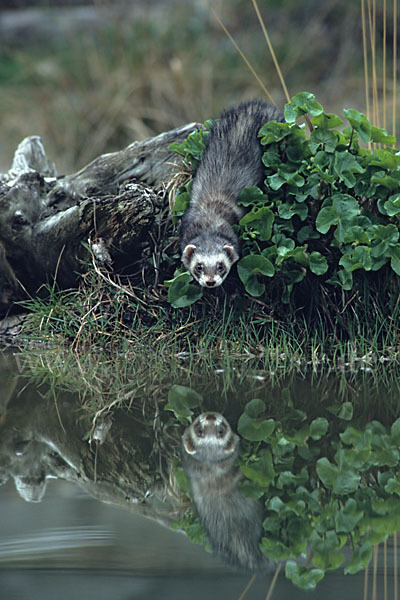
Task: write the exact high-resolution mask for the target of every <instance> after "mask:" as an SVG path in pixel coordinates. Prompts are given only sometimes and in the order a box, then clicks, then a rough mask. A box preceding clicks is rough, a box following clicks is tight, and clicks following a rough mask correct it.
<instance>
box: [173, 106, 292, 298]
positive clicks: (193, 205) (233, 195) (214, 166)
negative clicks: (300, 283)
mask: <svg viewBox="0 0 400 600" xmlns="http://www.w3.org/2000/svg"><path fill="white" fill-rule="evenodd" d="M274 119H276V120H277V121H283V114H282V113H281V112H280V111H279V110H278V109H277V108H275V106H273V105H272V104H268V102H263V101H262V100H252V101H249V102H242V103H241V104H239V106H236V107H233V108H230V109H228V110H226V111H224V112H223V113H222V115H221V117H220V119H219V120H218V121H216V122H215V123H214V124H213V126H212V127H211V130H210V134H209V136H208V139H207V142H206V148H205V150H204V154H203V156H202V158H201V161H200V164H199V167H198V169H197V172H196V175H195V178H194V180H193V185H192V191H191V202H190V206H189V208H188V210H187V211H186V213H185V214H184V216H183V219H182V224H181V228H180V232H179V233H180V238H181V246H182V261H183V264H184V265H185V267H186V268H187V269H189V271H190V273H191V274H192V275H193V277H194V278H195V279H196V280H197V281H198V282H199V284H200V285H202V286H207V287H216V286H218V285H221V283H222V282H223V281H224V279H225V277H226V276H227V274H228V273H229V270H230V268H231V266H232V265H233V263H234V262H236V261H237V260H238V258H239V244H238V239H237V236H236V234H235V233H234V231H233V229H232V225H233V224H234V223H237V222H238V221H239V219H240V218H241V216H242V210H241V208H240V207H239V206H238V205H237V199H238V196H239V194H240V192H241V191H242V189H243V188H245V187H249V186H253V185H258V184H259V183H260V182H261V181H262V179H263V164H262V160H261V159H262V153H263V151H262V147H261V145H260V141H259V139H258V137H257V135H258V132H259V130H260V128H261V127H262V126H263V125H264V124H265V123H267V122H268V121H272V120H274Z"/></svg>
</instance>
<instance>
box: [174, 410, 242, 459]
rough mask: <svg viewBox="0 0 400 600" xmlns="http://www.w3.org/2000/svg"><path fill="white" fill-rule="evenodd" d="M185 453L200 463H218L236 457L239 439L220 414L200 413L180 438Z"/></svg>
mask: <svg viewBox="0 0 400 600" xmlns="http://www.w3.org/2000/svg"><path fill="white" fill-rule="evenodd" d="M182 444H183V449H184V451H185V452H187V453H188V454H190V455H191V456H192V457H193V458H195V459H197V460H199V461H201V462H219V461H221V460H226V459H227V458H230V457H232V455H236V454H237V452H238V445H239V438H238V436H237V435H236V434H235V433H233V431H232V429H231V426H230V425H229V423H228V421H227V420H226V419H225V417H223V416H222V415H221V414H220V413H216V412H206V413H202V414H201V415H199V416H198V417H197V419H195V420H194V421H193V423H192V424H191V425H190V426H189V427H188V428H187V429H186V430H185V433H184V434H183V436H182Z"/></svg>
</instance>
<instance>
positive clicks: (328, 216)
mask: <svg viewBox="0 0 400 600" xmlns="http://www.w3.org/2000/svg"><path fill="white" fill-rule="evenodd" d="M329 200H330V202H331V203H332V204H331V205H330V206H329V205H328V206H323V207H322V208H321V210H320V211H319V213H318V215H317V218H316V221H315V226H316V228H317V230H318V231H319V232H320V233H324V234H325V233H327V232H328V231H329V229H330V227H331V226H332V225H342V226H343V228H344V229H346V225H347V224H349V221H350V220H351V219H352V218H353V217H354V216H356V215H359V214H360V207H359V205H358V202H357V200H356V199H355V198H353V197H352V196H350V195H349V194H333V195H332V196H331V198H330V199H329Z"/></svg>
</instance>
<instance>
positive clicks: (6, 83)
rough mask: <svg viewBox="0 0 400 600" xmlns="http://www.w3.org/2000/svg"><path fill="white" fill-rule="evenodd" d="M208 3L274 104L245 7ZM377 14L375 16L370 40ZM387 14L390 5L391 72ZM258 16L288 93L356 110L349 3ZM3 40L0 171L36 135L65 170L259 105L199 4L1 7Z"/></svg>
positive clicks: (269, 69) (312, 4)
mask: <svg viewBox="0 0 400 600" xmlns="http://www.w3.org/2000/svg"><path fill="white" fill-rule="evenodd" d="M210 4H211V5H212V7H213V8H214V10H215V11H216V12H217V13H218V15H219V16H220V17H221V19H222V21H223V23H224V24H225V26H226V27H227V28H228V30H229V31H230V33H231V35H232V36H233V37H234V39H235V40H236V42H237V43H238V44H239V46H240V47H241V49H242V50H243V52H244V53H245V54H246V56H247V58H248V59H249V61H250V62H251V64H252V65H253V67H254V68H255V69H256V71H257V73H258V74H259V75H260V77H261V79H262V80H263V82H264V83H265V84H266V86H267V87H268V89H269V91H270V92H271V94H272V96H273V98H274V100H275V102H276V104H277V105H278V106H280V107H282V106H283V104H284V102H285V98H284V95H283V92H282V89H281V86H280V83H279V79H278V76H277V74H276V71H275V68H274V66H273V61H272V59H271V56H270V53H269V51H268V49H267V46H266V43H265V40H264V37H263V34H262V31H261V28H260V25H259V22H258V20H257V17H256V14H255V12H254V8H253V5H252V2H251V0H210ZM374 6H375V5H374ZM382 7H383V3H382V2H378V3H377V4H376V9H374V10H376V25H375V28H374V30H375V35H376V39H377V40H380V39H381V38H382V35H381V34H382V27H383V8H382ZM391 7H392V4H391V3H390V6H389V0H388V6H387V11H386V14H387V26H386V28H387V31H386V40H387V47H388V51H387V59H386V60H387V70H388V72H391V71H390V70H391V68H392V65H391V62H392V51H391V50H389V48H391V45H392V43H393V42H392V39H393V13H392V12H391V11H392V10H393V9H392V8H391ZM259 8H260V12H261V14H262V16H263V19H264V21H265V24H266V26H267V28H268V32H269V35H270V38H271V41H272V44H273V46H274V49H275V53H276V55H277V58H278V61H279V63H280V66H281V69H282V72H283V75H284V77H285V80H286V84H287V86H288V89H289V93H290V95H294V94H296V93H297V92H299V91H303V90H307V91H311V92H313V93H315V94H316V96H317V99H318V100H319V101H320V102H321V103H322V105H323V106H324V107H325V109H326V110H327V111H329V112H341V110H342V108H343V107H347V108H349V107H352V108H357V109H358V110H361V111H363V112H365V92H364V71H363V42H362V21H361V6H360V2H359V1H358V0H326V1H324V2H321V1H318V0H303V1H302V2H298V0H259ZM0 40H1V41H0V128H1V139H0V172H1V171H5V170H7V169H8V168H9V167H10V165H11V160H12V156H13V152H14V150H15V148H16V146H17V144H18V143H19V142H20V141H21V139H22V138H23V137H25V136H27V135H40V136H41V137H42V139H43V141H44V143H45V146H46V149H47V152H48V155H49V156H50V157H51V158H52V159H53V160H54V161H55V162H56V165H57V167H58V171H59V172H60V173H68V172H71V171H74V170H76V169H78V168H80V167H82V166H84V165H85V164H86V163H87V162H88V161H90V160H91V159H92V158H94V157H96V156H98V155H99V154H101V153H104V152H111V151H114V150H117V149H121V148H122V147H124V146H126V145H127V144H129V143H131V142H132V141H134V140H139V139H144V138H146V137H148V136H152V135H154V134H156V133H159V132H161V131H165V130H167V129H170V128H173V127H175V126H178V125H181V124H183V123H187V122H190V121H204V120H205V119H206V118H209V117H212V116H216V115H217V114H218V113H219V111H220V110H221V109H222V108H223V107H224V106H226V105H230V104H232V103H235V102H237V101H239V100H242V99H245V98H252V97H263V91H262V89H261V88H260V86H259V84H258V83H257V81H256V80H255V79H254V77H253V75H252V74H251V72H250V71H249V70H248V68H247V67H246V65H245V64H244V62H243V61H242V59H241V57H240V56H239V54H238V53H237V51H236V50H235V48H234V46H233V45H232V43H231V42H230V40H229V39H228V37H227V36H226V35H225V33H224V32H223V30H222V29H221V27H220V25H219V24H218V22H217V21H216V20H215V18H214V17H213V15H212V14H211V12H210V10H209V8H208V7H207V5H206V4H205V3H204V2H203V0H130V1H128V0H94V1H92V2H84V1H83V0H81V2H77V0H63V1H62V0H36V1H34V0H31V1H29V0H14V1H13V0H8V1H7V0H6V1H3V2H2V9H1V12H0ZM377 44H378V42H377ZM376 62H377V65H381V64H382V47H381V45H380V46H379V47H378V45H377V48H376ZM378 71H379V73H380V74H379V73H378V89H379V85H380V83H379V82H380V81H381V76H382V69H381V68H380V69H378ZM391 85H392V84H391V80H389V79H388V82H387V90H388V91H387V93H388V111H391V107H390V98H391V97H392V91H393V90H392V88H391V87H390V86H391ZM390 114H391V113H390ZM388 129H389V130H390V132H391V129H390V127H389V122H388Z"/></svg>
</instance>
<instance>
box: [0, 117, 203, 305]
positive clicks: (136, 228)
mask: <svg viewBox="0 0 400 600" xmlns="http://www.w3.org/2000/svg"><path fill="white" fill-rule="evenodd" d="M197 127H200V125H198V124H196V123H191V124H189V125H185V126H183V127H180V128H178V129H174V130H171V131H168V132H165V133H162V134H160V135H158V136H156V137H154V138H150V139H148V140H145V141H143V142H134V143H133V144H130V145H129V146H128V147H127V148H125V149H124V150H121V151H120V152H114V153H110V154H104V155H102V156H99V157H98V158H96V159H95V160H93V161H92V162H91V163H90V164H88V165H87V166H86V167H84V168H83V169H81V170H80V171H78V172H77V173H75V174H72V175H67V176H65V177H58V175H57V171H56V168H55V165H54V164H53V163H52V162H51V161H50V160H49V159H48V158H47V156H46V152H45V150H44V147H43V144H42V141H41V139H40V138H39V137H36V136H35V137H29V138H26V139H25V140H23V141H22V142H21V144H20V145H19V147H18V149H17V151H16V153H15V156H14V160H13V164H12V167H11V169H10V170H9V172H8V173H6V174H3V175H1V174H0V314H4V313H5V312H7V310H9V308H10V307H11V306H12V305H13V303H14V302H15V301H17V300H20V299H21V298H24V297H26V293H29V294H35V293H36V292H37V290H38V289H39V288H40V286H42V284H43V283H45V282H47V281H49V280H52V278H53V277H54V276H56V278H57V283H58V285H59V286H60V287H61V288H66V287H71V286H73V285H76V282H77V279H78V278H79V273H80V272H81V271H82V265H83V263H84V262H85V261H86V260H87V259H88V250H87V243H88V241H90V242H91V243H94V244H95V247H96V243H97V248H98V249H99V248H100V249H101V252H102V253H103V256H105V260H106V261H108V262H109V263H110V264H111V263H112V262H113V261H114V260H115V259H116V258H117V257H118V259H119V263H120V264H121V256H125V257H126V263H127V264H129V263H132V262H134V261H135V260H137V259H138V258H139V255H138V252H139V250H138V248H139V244H140V242H141V241H142V240H143V237H144V236H145V235H146V233H147V232H148V231H149V229H150V228H151V226H152V224H153V223H154V219H155V217H156V215H157V214H158V213H159V211H160V210H161V209H162V208H163V207H165V202H166V199H165V193H162V189H163V186H164V185H165V184H166V183H167V182H168V180H169V179H170V178H171V176H172V175H173V174H174V173H176V170H177V165H178V164H179V162H180V161H179V158H178V157H177V155H176V154H174V153H172V152H171V151H170V150H169V147H170V145H171V144H172V143H173V142H181V141H183V140H184V139H185V138H186V137H187V135H188V134H189V133H191V132H192V131H194V130H195V129H196V128H197ZM85 244H86V245H85Z"/></svg>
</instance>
